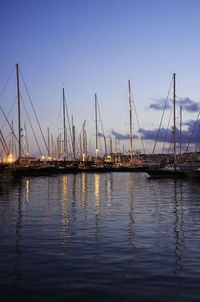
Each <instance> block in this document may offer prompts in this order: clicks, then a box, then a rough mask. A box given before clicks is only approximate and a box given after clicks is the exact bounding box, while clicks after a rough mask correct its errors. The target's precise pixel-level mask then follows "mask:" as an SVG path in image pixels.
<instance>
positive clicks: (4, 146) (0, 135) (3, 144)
mask: <svg viewBox="0 0 200 302" xmlns="http://www.w3.org/2000/svg"><path fill="white" fill-rule="evenodd" d="M0 141H1V144H2V147H3V149H4V152H5V153H6V154H7V155H8V154H9V153H10V152H9V149H8V146H7V144H6V140H5V138H4V136H3V133H2V132H1V129H0Z"/></svg>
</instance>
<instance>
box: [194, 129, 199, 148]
mask: <svg viewBox="0 0 200 302" xmlns="http://www.w3.org/2000/svg"><path fill="white" fill-rule="evenodd" d="M199 137H200V132H199V134H198V137H197V143H196V146H195V151H194V152H195V153H196V152H197V149H198V145H199Z"/></svg>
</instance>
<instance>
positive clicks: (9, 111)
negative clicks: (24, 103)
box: [1, 95, 17, 129]
mask: <svg viewBox="0 0 200 302" xmlns="http://www.w3.org/2000/svg"><path fill="white" fill-rule="evenodd" d="M16 100H17V95H16V97H15V98H14V101H13V103H12V105H11V107H10V109H9V111H8V113H7V115H6V116H7V117H8V116H9V114H10V112H11V110H12V109H13V107H14V104H15V102H16ZM4 126H5V122H4V123H3V124H2V126H1V128H2V129H3V128H4Z"/></svg>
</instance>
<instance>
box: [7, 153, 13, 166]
mask: <svg viewBox="0 0 200 302" xmlns="http://www.w3.org/2000/svg"><path fill="white" fill-rule="evenodd" d="M13 161H14V158H13V155H12V154H8V163H9V164H11V163H13Z"/></svg>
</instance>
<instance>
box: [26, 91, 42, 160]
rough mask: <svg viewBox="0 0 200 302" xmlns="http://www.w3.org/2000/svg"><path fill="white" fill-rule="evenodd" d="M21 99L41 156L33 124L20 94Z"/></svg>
mask: <svg viewBox="0 0 200 302" xmlns="http://www.w3.org/2000/svg"><path fill="white" fill-rule="evenodd" d="M21 100H22V104H23V106H24V110H25V112H26V115H27V118H28V121H29V123H30V126H31V130H32V132H33V136H34V138H35V141H36V144H37V147H38V150H39V152H40V155H41V156H42V152H41V149H40V146H39V143H38V140H37V137H36V135H35V131H34V129H33V126H32V123H31V120H30V117H29V115H28V112H27V110H26V106H25V104H24V100H23V98H22V96H21Z"/></svg>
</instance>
